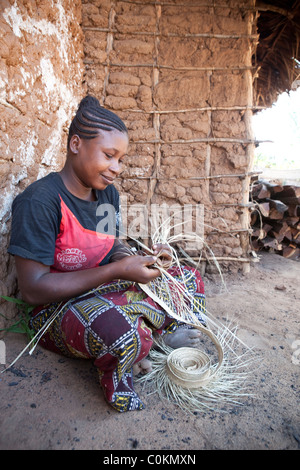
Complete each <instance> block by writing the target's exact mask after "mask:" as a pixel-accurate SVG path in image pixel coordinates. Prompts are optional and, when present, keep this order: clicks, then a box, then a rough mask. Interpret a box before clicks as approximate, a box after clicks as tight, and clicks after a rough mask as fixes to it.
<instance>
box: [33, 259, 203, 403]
mask: <svg viewBox="0 0 300 470" xmlns="http://www.w3.org/2000/svg"><path fill="white" fill-rule="evenodd" d="M169 272H170V273H171V274H172V276H174V277H175V278H176V279H177V280H179V281H180V280H181V281H182V276H185V277H186V279H188V281H187V282H185V284H186V286H187V289H188V291H189V293H190V294H191V295H192V296H193V298H194V299H195V300H196V302H195V304H197V308H194V312H195V313H196V314H197V316H198V318H199V320H200V321H201V322H202V323H205V320H204V315H203V316H202V315H201V312H202V313H203V314H205V295H204V284H203V281H202V278H201V276H200V274H199V272H198V271H196V270H195V269H192V268H189V267H183V268H181V269H180V270H179V269H178V268H171V269H170V270H169ZM192 304H193V302H192ZM199 305H200V309H199ZM58 308H59V314H58V315H57V317H56V319H55V320H54V321H53V322H52V323H51V325H50V326H49V328H48V329H47V330H46V332H45V333H44V335H43V336H42V338H41V340H40V345H41V346H43V347H45V348H46V349H49V350H51V351H54V352H56V353H59V354H62V355H65V356H68V357H77V358H87V359H92V360H93V362H94V365H95V366H96V368H97V369H98V372H99V377H100V384H101V386H102V389H103V391H104V396H105V398H106V400H107V401H108V403H110V404H111V406H112V407H113V408H115V409H116V410H117V411H120V412H123V411H130V410H138V409H143V408H144V405H143V403H142V401H141V400H140V398H139V396H138V395H137V393H136V392H135V390H134V387H133V374H132V367H133V365H134V364H135V363H137V362H140V361H141V360H142V359H143V358H145V357H146V356H147V355H148V353H149V351H150V348H151V346H152V344H153V333H157V334H160V335H162V334H172V333H173V332H174V331H175V330H176V329H177V328H180V327H182V326H183V324H181V323H180V322H178V321H177V320H175V319H173V318H171V317H169V316H168V315H167V314H166V312H165V311H164V310H163V309H162V308H161V307H160V306H159V305H158V304H157V303H156V302H154V301H153V300H152V299H151V298H150V297H148V296H147V295H146V294H145V293H144V292H143V291H142V290H141V288H140V287H139V285H138V284H136V283H132V282H130V281H116V282H112V283H109V284H104V285H102V286H100V287H99V288H97V289H94V290H92V291H89V292H87V293H86V294H84V295H81V296H79V297H76V298H73V299H70V300H69V301H66V302H61V303H53V304H48V305H46V306H42V307H38V308H36V309H35V310H34V311H33V315H32V318H31V320H30V327H31V328H32V329H33V330H34V331H35V332H38V331H39V330H40V328H41V327H42V326H43V325H44V324H45V322H46V321H47V320H48V319H49V318H50V316H51V315H52V314H53V313H54V312H55V311H56V312H57V309H58ZM191 308H192V309H193V305H191Z"/></svg>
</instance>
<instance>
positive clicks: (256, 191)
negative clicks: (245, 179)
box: [251, 183, 271, 200]
mask: <svg viewBox="0 0 300 470" xmlns="http://www.w3.org/2000/svg"><path fill="white" fill-rule="evenodd" d="M251 195H252V198H253V199H255V200H261V199H266V198H267V197H270V196H271V191H270V190H269V189H268V188H267V186H266V185H265V184H264V183H259V184H256V185H254V186H253V187H252V191H251Z"/></svg>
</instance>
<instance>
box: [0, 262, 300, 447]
mask: <svg viewBox="0 0 300 470" xmlns="http://www.w3.org/2000/svg"><path fill="white" fill-rule="evenodd" d="M260 257H261V259H260V262H259V263H253V265H252V268H251V271H250V273H248V274H245V275H242V274H236V273H235V274H227V275H225V282H226V288H227V289H226V290H225V289H224V287H223V285H222V283H221V281H220V277H219V276H218V275H206V276H204V281H205V284H206V293H207V306H208V309H209V310H210V311H211V312H212V313H213V315H214V316H216V317H217V318H218V319H219V320H221V321H222V320H224V319H225V318H229V319H230V320H231V322H232V324H237V325H238V331H237V334H238V336H239V338H240V339H241V340H242V341H244V342H245V343H247V344H248V345H249V346H250V347H253V348H255V350H256V351H257V354H258V355H259V357H260V363H259V367H257V368H256V369H255V370H254V372H252V374H251V380H250V382H249V384H248V388H247V396H245V397H243V398H242V400H241V403H242V404H241V405H240V406H235V405H232V406H231V405H229V406H226V407H224V409H225V408H226V412H216V411H212V410H206V411H202V412H201V411H197V412H195V413H191V414H190V413H186V412H184V411H183V410H181V409H180V408H179V407H178V406H176V405H175V404H173V403H170V402H167V401H162V400H161V399H159V398H158V396H157V395H156V394H153V393H151V390H148V389H147V390H143V387H142V385H141V384H137V386H136V390H137V391H138V393H139V394H140V397H141V398H142V400H143V402H144V404H145V405H146V408H145V409H144V410H142V411H136V412H129V413H122V414H119V413H117V412H116V411H114V410H113V409H112V408H110V407H109V405H107V404H106V403H105V401H104V398H103V394H102V391H101V390H100V388H99V385H98V378H97V374H96V371H95V370H94V368H93V366H92V364H91V363H90V362H88V361H84V360H72V359H66V358H62V357H59V356H57V355H55V354H53V353H50V352H48V351H45V350H43V349H42V348H41V347H39V346H38V347H37V348H36V349H35V351H34V353H33V355H32V356H29V355H28V354H27V353H26V354H25V355H24V356H22V357H21V358H20V359H19V361H18V362H17V363H16V364H15V365H14V367H13V369H12V370H10V371H7V372H5V373H4V374H2V375H1V376H0V391H1V410H0V448H1V449H53V450H56V449H76V450H77V449H78V450H79V449H95V450H96V449H99V450H110V451H113V450H132V449H135V450H143V449H145V450H149V449H150V450H180V452H181V453H182V452H184V450H190V451H191V450H201V449H206V450H214V449H226V450H231V449H235V450H238V449H244V450H246V449H247V450H253V449H263V450H265V449H271V450H275V449H287V450H294V449H295V450H296V449H299V447H300V425H299V422H300V419H299V418H300V417H299V401H298V398H297V397H299V371H300V354H299V350H300V329H299V301H300V292H299V279H300V265H299V262H297V261H292V260H288V259H284V258H282V257H280V256H279V255H274V254H269V253H264V254H262V255H260ZM5 344H6V356H7V357H6V358H7V364H8V363H10V362H12V360H13V359H14V358H15V357H16V356H17V354H18V353H19V352H20V351H21V350H22V349H23V347H24V346H25V338H24V337H23V336H22V335H17V334H15V335H7V336H6V337H5ZM1 367H2V368H4V366H3V365H2V366H1Z"/></svg>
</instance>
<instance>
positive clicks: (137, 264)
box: [112, 255, 160, 284]
mask: <svg viewBox="0 0 300 470" xmlns="http://www.w3.org/2000/svg"><path fill="white" fill-rule="evenodd" d="M156 261H157V257H156V256H140V255H132V256H126V257H125V258H123V259H121V260H119V261H116V262H114V263H112V265H114V271H115V272H116V273H117V278H119V279H124V280H127V281H132V282H139V283H141V284H147V283H148V282H150V281H153V280H154V279H156V278H157V277H158V276H160V271H159V269H157V268H154V266H153V265H154V264H155V263H156Z"/></svg>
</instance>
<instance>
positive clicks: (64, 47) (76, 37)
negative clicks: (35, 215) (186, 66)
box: [0, 0, 83, 314]
mask: <svg viewBox="0 0 300 470" xmlns="http://www.w3.org/2000/svg"><path fill="white" fill-rule="evenodd" d="M0 3H1V6H0V52H1V58H0V187H1V190H0V221H1V233H0V236H1V243H0V257H1V263H0V295H11V294H12V292H15V289H16V283H15V271H14V263H13V258H12V257H11V256H9V255H8V254H7V253H6V249H7V244H8V236H9V229H10V220H11V204H12V201H13V199H14V197H15V196H16V195H17V194H18V193H19V192H20V191H22V190H23V189H24V188H25V187H26V186H28V184H30V183H31V182H33V181H35V180H36V179H37V178H40V177H42V176H44V175H45V174H47V173H49V172H50V171H52V170H56V169H58V168H59V167H60V166H61V165H62V162H63V159H64V155H65V147H66V133H65V132H64V131H63V129H64V127H65V126H68V124H69V121H70V118H71V116H72V113H73V112H74V109H75V108H76V106H77V103H78V101H79V99H80V96H81V94H82V73H83V63H82V58H83V46H82V40H83V35H82V31H81V28H80V23H81V2H80V0H54V1H53V2H48V1H39V0H17V1H8V0H1V2H0ZM9 308H10V305H9V304H7V303H3V304H1V313H3V314H5V313H6V311H7V310H8V309H9Z"/></svg>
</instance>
